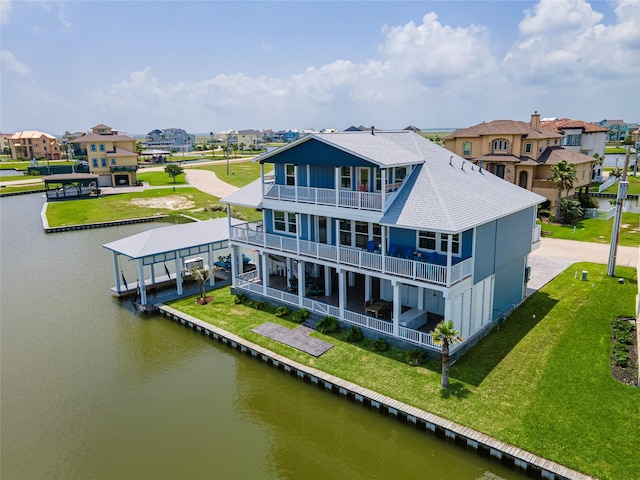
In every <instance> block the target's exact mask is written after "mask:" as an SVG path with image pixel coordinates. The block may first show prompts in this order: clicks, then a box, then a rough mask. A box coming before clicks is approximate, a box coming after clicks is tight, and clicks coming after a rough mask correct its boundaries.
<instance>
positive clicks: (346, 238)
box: [340, 219, 351, 246]
mask: <svg viewBox="0 0 640 480" xmlns="http://www.w3.org/2000/svg"><path fill="white" fill-rule="evenodd" d="M340 245H349V246H350V245H351V220H344V219H341V220H340Z"/></svg>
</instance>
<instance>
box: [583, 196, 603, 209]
mask: <svg viewBox="0 0 640 480" xmlns="http://www.w3.org/2000/svg"><path fill="white" fill-rule="evenodd" d="M580 206H581V207H582V208H583V209H585V208H598V207H599V206H600V204H599V203H598V202H597V201H596V199H595V198H594V197H590V196H582V197H580Z"/></svg>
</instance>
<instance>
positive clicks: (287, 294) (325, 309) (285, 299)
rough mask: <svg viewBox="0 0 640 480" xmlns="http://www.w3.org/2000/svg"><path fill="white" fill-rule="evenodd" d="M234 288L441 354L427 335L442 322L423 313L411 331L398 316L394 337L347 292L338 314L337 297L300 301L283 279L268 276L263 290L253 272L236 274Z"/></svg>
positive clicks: (385, 320) (387, 323)
mask: <svg viewBox="0 0 640 480" xmlns="http://www.w3.org/2000/svg"><path fill="white" fill-rule="evenodd" d="M235 288H238V289H240V290H244V291H246V292H248V293H252V294H255V295H259V296H262V297H265V296H266V297H267V298H269V299H272V300H275V301H277V302H279V303H283V304H288V305H290V306H292V307H296V308H304V309H306V310H308V311H310V312H313V313H316V314H318V315H321V316H331V317H334V318H337V319H339V320H340V321H342V322H345V323H348V324H350V325H353V326H356V327H360V328H363V329H367V330H370V331H374V332H378V333H381V334H385V335H389V336H392V337H397V338H399V339H402V340H404V341H406V342H409V343H412V344H415V345H419V346H421V347H427V348H430V349H432V350H436V351H440V350H441V347H440V346H438V345H436V344H435V343H434V342H433V337H432V335H431V333H430V332H431V331H432V330H433V328H435V326H436V324H437V323H438V322H439V321H440V320H441V319H442V317H441V316H438V315H432V314H427V313H426V312H424V319H425V320H423V322H421V325H419V326H413V327H414V328H411V327H410V326H409V324H404V322H403V321H402V316H401V318H400V320H399V324H398V326H397V334H396V335H394V333H393V332H394V323H393V320H392V319H391V318H389V317H385V316H382V317H375V316H371V312H368V313H367V310H366V307H363V306H362V302H361V299H362V292H358V291H350V293H349V295H348V298H347V301H346V306H345V308H344V309H343V310H342V314H341V311H340V307H339V306H338V302H339V300H338V294H337V293H335V294H333V295H330V296H320V297H317V296H314V297H311V296H309V295H306V296H303V297H301V296H300V295H298V293H297V292H294V291H291V289H288V288H287V287H286V281H285V280H284V279H283V277H278V276H277V275H270V276H269V285H268V286H267V288H266V289H265V288H264V285H263V283H262V280H261V279H260V276H259V272H258V271H257V270H254V271H251V272H247V273H242V274H239V275H238V276H237V277H236V279H235ZM355 290H358V288H357V287H355ZM456 348H457V346H454V347H453V349H452V351H451V352H452V353H453V351H455V349H456Z"/></svg>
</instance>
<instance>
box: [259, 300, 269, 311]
mask: <svg viewBox="0 0 640 480" xmlns="http://www.w3.org/2000/svg"><path fill="white" fill-rule="evenodd" d="M265 308H267V302H264V301H262V300H260V301H259V302H256V310H264V309H265Z"/></svg>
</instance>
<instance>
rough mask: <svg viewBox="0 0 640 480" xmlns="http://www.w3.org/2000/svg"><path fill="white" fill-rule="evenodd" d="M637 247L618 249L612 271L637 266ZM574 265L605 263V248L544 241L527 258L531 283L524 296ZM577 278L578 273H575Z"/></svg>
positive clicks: (606, 259)
mask: <svg viewBox="0 0 640 480" xmlns="http://www.w3.org/2000/svg"><path fill="white" fill-rule="evenodd" d="M639 251H640V249H639V248H638V247H621V246H618V250H617V254H616V267H633V268H636V267H637V266H638V253H639ZM576 262H592V263H602V264H605V265H606V264H608V263H609V245H608V244H601V243H590V242H576V241H574V240H562V239H558V238H548V237H544V238H542V240H541V241H540V248H538V249H537V250H536V251H534V252H533V253H531V255H529V265H530V266H531V279H530V280H529V283H528V284H527V296H528V295H531V294H532V293H534V292H535V291H536V290H538V289H540V288H541V287H542V286H544V285H545V284H547V283H548V282H550V281H551V280H553V279H554V278H555V277H556V276H557V275H559V274H560V273H562V272H563V271H564V270H565V269H567V268H568V267H569V266H570V265H572V264H574V263H576ZM578 274H579V275H581V274H582V272H579V273H578Z"/></svg>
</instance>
